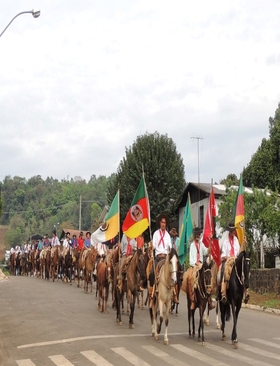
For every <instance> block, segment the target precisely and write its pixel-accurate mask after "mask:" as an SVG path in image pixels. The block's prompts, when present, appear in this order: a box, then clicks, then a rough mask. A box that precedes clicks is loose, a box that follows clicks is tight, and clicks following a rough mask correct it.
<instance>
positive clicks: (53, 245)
mask: <svg viewBox="0 0 280 366" xmlns="http://www.w3.org/2000/svg"><path fill="white" fill-rule="evenodd" d="M51 248H52V249H51V257H52V258H53V256H54V251H55V248H58V256H60V242H59V240H58V237H57V235H56V230H53V237H52V240H51Z"/></svg>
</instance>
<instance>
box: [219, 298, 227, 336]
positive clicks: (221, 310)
mask: <svg viewBox="0 0 280 366" xmlns="http://www.w3.org/2000/svg"><path fill="white" fill-rule="evenodd" d="M219 302H220V313H221V322H222V324H221V331H222V341H226V335H225V318H226V305H224V304H223V303H222V302H221V301H219Z"/></svg>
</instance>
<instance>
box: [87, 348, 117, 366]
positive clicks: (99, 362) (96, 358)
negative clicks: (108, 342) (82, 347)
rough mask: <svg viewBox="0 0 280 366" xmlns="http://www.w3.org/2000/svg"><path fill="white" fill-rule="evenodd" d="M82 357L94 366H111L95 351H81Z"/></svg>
mask: <svg viewBox="0 0 280 366" xmlns="http://www.w3.org/2000/svg"><path fill="white" fill-rule="evenodd" d="M81 354H82V355H83V356H85V357H86V358H87V359H88V360H89V361H91V362H92V363H94V364H95V365H96V366H113V365H112V364H111V363H110V362H108V361H107V360H105V358H103V357H102V356H100V355H99V354H98V353H96V352H95V351H83V352H81Z"/></svg>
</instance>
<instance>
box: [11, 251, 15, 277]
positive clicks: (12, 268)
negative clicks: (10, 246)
mask: <svg viewBox="0 0 280 366" xmlns="http://www.w3.org/2000/svg"><path fill="white" fill-rule="evenodd" d="M15 256H16V253H15V252H13V253H11V254H10V273H11V274H13V275H14V276H15V274H16V267H15Z"/></svg>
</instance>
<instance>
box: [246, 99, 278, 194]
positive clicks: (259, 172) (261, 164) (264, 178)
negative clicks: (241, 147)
mask: <svg viewBox="0 0 280 366" xmlns="http://www.w3.org/2000/svg"><path fill="white" fill-rule="evenodd" d="M242 174H243V182H244V184H245V185H246V186H247V187H252V186H255V187H258V188H265V187H268V189H271V190H273V191H278V192H279V191H280V104H278V108H277V109H276V111H275V116H274V118H272V117H270V118H269V139H265V138H264V139H263V140H262V142H261V145H260V146H259V148H258V150H257V151H256V153H255V154H254V155H253V156H252V158H251V160H250V162H249V164H248V165H247V167H246V168H244V169H243V173H242Z"/></svg>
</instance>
